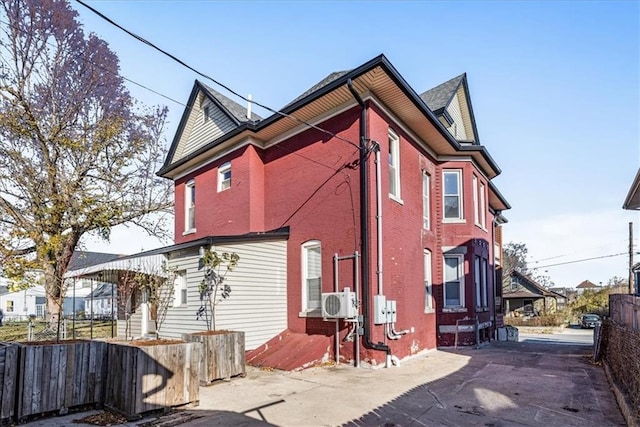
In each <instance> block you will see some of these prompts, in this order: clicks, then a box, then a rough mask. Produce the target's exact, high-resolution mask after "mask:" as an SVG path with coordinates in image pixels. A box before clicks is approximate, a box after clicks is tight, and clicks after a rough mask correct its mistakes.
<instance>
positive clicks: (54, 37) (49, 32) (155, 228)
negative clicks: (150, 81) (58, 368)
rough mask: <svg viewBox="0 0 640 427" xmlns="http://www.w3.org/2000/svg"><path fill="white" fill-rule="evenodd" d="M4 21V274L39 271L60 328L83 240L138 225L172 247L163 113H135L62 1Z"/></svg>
mask: <svg viewBox="0 0 640 427" xmlns="http://www.w3.org/2000/svg"><path fill="white" fill-rule="evenodd" d="M0 20H2V25H0V261H1V262H0V266H1V267H0V268H1V270H2V273H3V274H4V275H5V276H7V277H9V278H10V279H14V280H18V281H20V280H23V279H24V278H25V277H26V276H27V272H29V271H34V270H39V271H41V272H42V273H43V282H44V285H45V289H46V292H47V312H48V315H49V319H50V320H56V318H57V317H58V316H59V314H60V312H61V308H62V304H61V303H62V298H63V296H64V293H63V283H64V274H65V272H66V271H67V268H68V266H69V263H70V260H71V256H72V254H73V252H74V250H75V248H76V247H77V245H78V243H79V242H80V241H81V238H82V237H83V236H84V235H85V234H86V233H89V232H92V233H96V234H97V235H99V236H100V237H102V238H104V239H105V240H108V238H109V233H110V229H111V228H112V227H114V226H116V225H119V224H125V223H133V224H136V225H138V226H140V227H142V228H144V229H145V230H147V231H148V232H149V233H151V234H153V235H157V236H162V237H165V236H166V234H167V230H168V225H169V224H168V222H169V220H170V218H169V217H167V215H169V209H170V207H171V205H172V196H171V191H172V190H171V183H170V182H167V181H165V180H163V179H160V178H158V177H156V176H155V171H156V170H157V169H158V168H159V167H160V165H161V162H162V160H163V157H164V154H165V148H164V144H163V143H162V137H161V135H162V131H163V127H164V123H165V118H166V113H167V110H166V108H164V107H163V108H154V109H146V110H143V109H140V108H138V107H137V106H136V103H135V100H134V99H133V98H132V97H131V96H130V94H129V92H128V91H127V89H126V88H125V86H124V81H123V78H122V77H121V76H120V75H119V65H118V58H117V56H116V55H115V53H113V52H112V51H111V50H110V49H109V47H108V46H107V43H106V42H104V41H103V40H101V39H99V38H98V37H97V36H96V35H95V34H89V35H85V33H84V31H83V29H82V26H81V25H80V24H79V22H78V21H77V12H75V11H74V10H73V9H71V7H70V5H69V4H68V2H67V1H66V0H0ZM154 213H160V214H159V215H154Z"/></svg>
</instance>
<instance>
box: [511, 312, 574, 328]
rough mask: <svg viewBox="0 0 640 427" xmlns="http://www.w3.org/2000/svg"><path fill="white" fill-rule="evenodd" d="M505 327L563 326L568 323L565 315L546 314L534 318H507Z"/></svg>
mask: <svg viewBox="0 0 640 427" xmlns="http://www.w3.org/2000/svg"><path fill="white" fill-rule="evenodd" d="M504 323H505V325H511V326H562V325H565V324H566V323H567V319H566V318H565V316H564V314H560V313H555V314H546V315H543V316H534V317H505V319H504Z"/></svg>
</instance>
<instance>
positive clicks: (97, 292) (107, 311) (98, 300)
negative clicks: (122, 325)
mask: <svg viewBox="0 0 640 427" xmlns="http://www.w3.org/2000/svg"><path fill="white" fill-rule="evenodd" d="M117 294H118V290H117V288H116V284H115V283H108V282H98V283H97V284H96V287H95V288H94V290H93V292H91V293H89V294H88V295H87V296H85V297H84V308H85V309H84V313H85V316H86V317H87V318H88V319H100V320H101V319H115V318H116V316H117V314H118V309H117V300H116V297H117Z"/></svg>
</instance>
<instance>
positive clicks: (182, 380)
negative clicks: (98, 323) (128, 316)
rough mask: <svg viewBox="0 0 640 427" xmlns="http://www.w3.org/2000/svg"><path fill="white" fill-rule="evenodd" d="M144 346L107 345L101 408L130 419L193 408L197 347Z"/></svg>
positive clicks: (196, 394)
mask: <svg viewBox="0 0 640 427" xmlns="http://www.w3.org/2000/svg"><path fill="white" fill-rule="evenodd" d="M145 344H146V343H145V342H144V341H139V342H129V343H118V344H113V343H112V344H110V345H109V361H110V363H109V375H108V377H107V380H106V389H105V400H104V402H105V405H106V406H107V407H109V408H111V409H114V410H116V411H117V412H120V413H122V414H124V415H125V416H127V417H128V418H131V419H133V418H139V417H140V416H141V414H144V413H145V412H149V411H153V410H157V409H162V408H169V407H173V406H181V405H186V404H192V405H197V404H198V401H199V398H200V390H199V384H198V374H199V368H200V358H201V354H202V353H201V345H200V344H199V343H185V342H180V341H176V342H168V343H166V344H162V345H145Z"/></svg>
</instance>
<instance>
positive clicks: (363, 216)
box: [347, 79, 391, 367]
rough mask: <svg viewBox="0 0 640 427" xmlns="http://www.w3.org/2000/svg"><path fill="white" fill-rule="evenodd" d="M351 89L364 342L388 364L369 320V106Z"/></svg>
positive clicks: (385, 349) (349, 84)
mask: <svg viewBox="0 0 640 427" xmlns="http://www.w3.org/2000/svg"><path fill="white" fill-rule="evenodd" d="M347 87H348V88H349V91H350V92H351V94H352V95H353V97H354V98H355V99H356V101H357V102H358V104H359V105H360V108H361V111H360V238H361V241H362V248H361V249H362V264H361V265H360V269H361V273H360V274H361V276H362V307H363V310H362V311H363V313H362V314H363V316H362V324H363V329H364V337H363V344H364V346H365V347H366V348H370V349H373V350H379V351H384V352H386V355H387V357H386V361H385V362H386V366H387V367H389V365H390V362H391V348H390V347H389V346H388V345H386V344H383V343H381V342H378V343H373V342H372V341H371V327H370V322H369V311H370V309H369V299H370V298H369V292H370V291H371V289H370V286H369V282H370V281H369V271H370V267H369V259H370V251H369V221H368V214H369V172H368V169H367V155H368V149H367V106H366V104H365V103H364V101H363V100H362V98H361V97H360V95H359V94H358V92H356V90H355V89H354V87H353V82H352V81H351V79H348V80H347Z"/></svg>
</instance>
